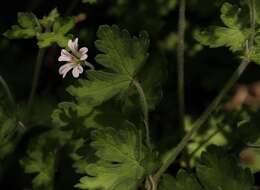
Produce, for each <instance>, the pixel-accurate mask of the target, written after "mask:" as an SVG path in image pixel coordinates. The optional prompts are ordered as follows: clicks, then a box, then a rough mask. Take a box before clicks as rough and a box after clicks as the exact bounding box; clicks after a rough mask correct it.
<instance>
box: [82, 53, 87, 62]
mask: <svg viewBox="0 0 260 190" xmlns="http://www.w3.org/2000/svg"><path fill="white" fill-rule="evenodd" d="M87 58H88V55H87V54H83V55H81V56H80V60H81V61H84V60H86V59H87Z"/></svg>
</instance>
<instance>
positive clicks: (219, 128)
mask: <svg viewBox="0 0 260 190" xmlns="http://www.w3.org/2000/svg"><path fill="white" fill-rule="evenodd" d="M223 114H226V113H223ZM191 130H192V122H191V121H190V119H189V118H187V119H186V123H185V131H186V132H190V131H191ZM230 132H231V127H230V126H229V125H228V124H227V123H225V122H224V121H223V116H219V117H214V116H212V117H211V118H209V121H208V122H207V124H206V125H205V127H203V128H202V129H201V130H200V131H198V132H197V133H196V134H194V136H193V138H192V141H191V142H190V143H189V144H188V145H187V152H188V154H189V155H190V157H189V165H190V166H194V164H195V163H196V161H197V160H198V159H199V158H200V156H201V153H202V152H204V151H205V150H206V149H207V147H208V146H210V145H218V146H224V145H227V144H228V137H227V136H226V134H227V133H230ZM184 164H185V163H184Z"/></svg>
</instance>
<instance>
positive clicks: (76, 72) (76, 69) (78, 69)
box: [72, 65, 84, 78]
mask: <svg viewBox="0 0 260 190" xmlns="http://www.w3.org/2000/svg"><path fill="white" fill-rule="evenodd" d="M83 71H84V69H83V67H82V66H81V65H77V66H76V67H74V68H73V70H72V75H73V77H74V78H78V77H79V75H80V74H82V73H83Z"/></svg>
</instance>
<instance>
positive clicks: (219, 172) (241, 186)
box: [196, 146, 255, 190]
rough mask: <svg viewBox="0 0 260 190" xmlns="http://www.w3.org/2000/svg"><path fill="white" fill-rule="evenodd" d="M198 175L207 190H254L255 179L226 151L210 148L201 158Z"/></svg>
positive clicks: (214, 147)
mask: <svg viewBox="0 0 260 190" xmlns="http://www.w3.org/2000/svg"><path fill="white" fill-rule="evenodd" d="M196 171H197V174H198V178H199V180H200V182H201V184H202V185H203V186H204V188H205V190H219V189H221V190H253V189H255V188H254V187H253V185H254V178H253V176H252V175H251V173H250V170H249V169H243V168H241V167H240V166H239V165H238V162H237V160H236V159H235V158H234V157H233V156H229V155H227V153H226V152H225V150H224V149H222V148H218V147H216V146H212V147H209V148H208V150H207V152H204V153H203V154H202V156H201V162H200V164H199V165H198V166H197V170H196Z"/></svg>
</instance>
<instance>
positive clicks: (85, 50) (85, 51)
mask: <svg viewBox="0 0 260 190" xmlns="http://www.w3.org/2000/svg"><path fill="white" fill-rule="evenodd" d="M87 52H88V48H87V47H82V48H80V49H79V53H80V55H83V54H86V53H87Z"/></svg>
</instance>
